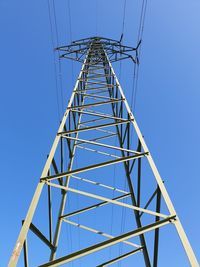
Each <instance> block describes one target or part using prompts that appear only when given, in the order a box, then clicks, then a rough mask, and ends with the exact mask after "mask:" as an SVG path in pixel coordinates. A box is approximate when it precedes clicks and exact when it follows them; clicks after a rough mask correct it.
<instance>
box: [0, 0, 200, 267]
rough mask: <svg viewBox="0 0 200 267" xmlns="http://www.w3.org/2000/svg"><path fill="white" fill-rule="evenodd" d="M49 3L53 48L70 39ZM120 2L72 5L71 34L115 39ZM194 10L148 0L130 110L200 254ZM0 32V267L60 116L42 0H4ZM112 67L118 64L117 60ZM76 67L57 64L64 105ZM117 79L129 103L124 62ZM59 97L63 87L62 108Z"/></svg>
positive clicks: (60, 2)
mask: <svg viewBox="0 0 200 267" xmlns="http://www.w3.org/2000/svg"><path fill="white" fill-rule="evenodd" d="M55 3H56V12H57V23H58V34H59V44H60V45H63V44H65V43H69V42H70V29H69V13H68V5H67V1H64V0H57V1H55ZM123 3H124V1H122V0H117V1H114V0H107V1H106V0H102V1H100V0H95V1H92V0H90V1H89V0H86V1H80V0H79V1H78V0H73V1H71V2H70V6H71V28H72V39H75V40H76V39H79V38H84V37H88V36H92V35H96V32H97V34H98V35H102V36H105V37H110V38H113V39H119V38H120V35H121V31H122V17H123ZM140 6H141V1H136V0H134V1H131V0H127V9H126V17H125V31H124V43H125V44H127V45H131V46H135V45H136V39H137V38H136V37H137V28H138V22H139V20H138V10H139V8H140ZM199 12H200V2H199V1H197V0H190V1H188V0H182V1H180V0H177V1H172V0H168V1H165V0H163V1H158V0H153V1H149V3H148V8H147V14H146V23H145V30H144V36H143V43H142V56H141V64H140V75H139V85H138V92H137V100H136V110H135V115H136V118H137V121H138V124H139V126H140V128H141V130H142V133H143V134H144V136H145V140H146V142H147V144H148V146H149V148H150V151H151V153H152V155H153V157H154V159H155V162H156V164H157V166H158V169H159V171H160V173H161V175H162V177H163V178H164V180H165V185H166V187H167V189H168V191H169V193H170V196H171V199H172V201H173V203H174V205H175V208H176V210H177V213H178V214H179V216H180V218H181V221H182V223H183V226H184V228H185V231H186V232H187V234H188V237H189V240H190V241H191V244H192V246H193V248H194V251H195V252H196V254H197V257H198V258H199V259H200V251H199V246H200V241H199V240H200V230H199V220H200V213H199V201H200V195H199V186H200V182H199V151H200V141H199V136H200V125H199V114H200V105H199V103H200V90H199V88H200V75H199V64H200V63H199V62H200V54H199V47H200V32H199V23H200V17H199ZM0 32H1V50H0V58H1V61H0V66H1V81H0V83H1V91H0V94H1V96H0V101H1V103H0V121H1V139H0V147H1V154H0V157H1V158H0V162H1V177H2V178H1V194H0V203H1V227H0V232H1V239H2V242H1V244H0V266H1V267H4V266H7V262H8V259H9V256H10V253H11V251H12V248H13V246H14V243H15V241H16V239H17V236H18V233H19V229H20V226H21V220H22V219H23V218H24V216H25V214H26V211H27V209H28V206H29V204H30V201H31V198H32V195H33V193H34V190H35V187H36V185H37V182H38V179H39V177H40V174H41V170H42V167H43V165H44V163H45V160H46V155H47V154H48V153H49V150H50V146H51V144H52V142H53V139H54V136H55V133H56V131H57V128H58V123H59V119H58V116H59V115H58V114H59V113H61V112H62V111H61V108H60V110H59V112H58V106H57V101H56V83H55V73H54V64H53V51H52V44H51V34H50V24H49V19H48V8H47V1H38V0H35V1H25V0H19V1H10V0H1V1H0ZM114 68H116V70H118V65H114ZM79 69H80V65H75V64H74V65H73V77H72V65H71V63H70V62H69V63H66V62H64V63H62V79H63V95H64V100H65V101H66V102H65V103H67V99H68V98H69V96H70V94H71V90H72V87H73V85H74V82H75V79H76V77H77V76H78V72H79ZM121 83H122V86H123V88H124V92H125V94H126V96H127V98H128V99H130V97H131V90H132V65H131V64H130V63H122V72H121ZM60 95H61V94H60V88H59V107H61V99H60V98H61V97H60ZM172 242H173V241H172ZM177 259H179V256H178V255H177ZM179 260H180V263H177V265H176V266H189V265H187V262H186V263H184V261H183V262H182V259H181V257H180V259H179ZM183 260H185V258H184V257H183ZM177 262H178V260H177ZM178 264H179V265H178ZM184 264H185V265H184ZM122 266H123V265H122ZM124 266H125V265H124ZM168 266H169V265H168ZM162 267H167V265H166V266H162ZM172 267H174V266H172Z"/></svg>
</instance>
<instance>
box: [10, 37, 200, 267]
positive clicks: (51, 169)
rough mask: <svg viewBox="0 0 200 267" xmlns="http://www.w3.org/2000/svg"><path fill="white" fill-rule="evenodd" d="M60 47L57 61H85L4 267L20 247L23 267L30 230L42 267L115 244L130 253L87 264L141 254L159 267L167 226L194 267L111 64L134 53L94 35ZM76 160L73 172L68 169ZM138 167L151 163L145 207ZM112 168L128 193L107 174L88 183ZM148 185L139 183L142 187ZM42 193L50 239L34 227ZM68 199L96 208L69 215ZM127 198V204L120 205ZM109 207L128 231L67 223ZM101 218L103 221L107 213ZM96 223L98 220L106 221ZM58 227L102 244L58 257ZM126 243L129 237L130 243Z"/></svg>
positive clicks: (14, 261)
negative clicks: (46, 253) (124, 215)
mask: <svg viewBox="0 0 200 267" xmlns="http://www.w3.org/2000/svg"><path fill="white" fill-rule="evenodd" d="M58 49H59V50H60V51H62V52H64V53H63V54H62V56H61V57H65V58H71V55H75V57H74V58H73V59H74V60H77V61H80V62H82V61H83V57H84V56H85V59H84V61H83V65H82V68H81V71H80V74H79V77H78V79H77V82H76V84H75V87H74V90H73V92H72V96H71V98H70V100H69V103H68V106H67V108H66V111H65V113H64V116H63V119H62V122H61V124H60V127H59V129H58V132H57V135H56V137H55V140H54V143H53V146H52V148H51V151H50V153H49V156H48V158H47V161H46V164H45V166H44V169H43V172H42V175H41V178H40V181H39V183H38V186H37V188H36V191H35V194H34V196H33V199H32V202H31V205H30V208H29V210H28V213H27V216H26V218H25V220H24V221H23V225H22V228H21V232H20V234H19V237H18V240H17V242H16V246H15V248H14V250H13V253H12V256H11V258H10V262H9V267H14V266H16V265H17V262H18V258H19V256H20V253H21V250H22V248H23V247H24V262H25V266H26V267H27V266H28V248H27V234H28V231H29V230H31V231H32V232H33V233H34V234H35V235H36V236H37V237H39V239H41V240H42V241H43V242H44V243H45V244H46V245H47V247H48V248H49V250H50V258H49V260H48V259H47V260H46V263H41V264H40V267H47V266H54V267H55V266H60V265H62V264H65V263H69V262H72V261H74V260H77V259H80V258H82V257H83V256H87V255H89V254H92V253H94V252H97V251H101V250H102V249H106V248H108V247H110V246H113V245H116V244H119V243H123V244H125V245H126V246H128V247H129V248H130V249H131V250H129V251H127V252H126V253H124V254H121V255H117V256H116V257H114V258H113V259H107V260H106V261H105V262H103V263H100V264H99V263H94V265H93V266H99V267H100V266H109V265H112V264H113V263H116V262H118V261H122V260H124V259H126V258H128V257H131V256H132V255H134V254H136V253H139V252H140V253H141V255H143V256H142V257H143V259H144V261H143V263H144V266H148V267H150V266H153V267H156V266H158V247H159V231H160V228H161V227H163V226H167V225H170V224H171V225H174V226H175V228H176V230H177V234H178V236H179V237H180V240H181V242H182V245H183V247H184V250H185V252H186V254H187V256H188V260H189V262H190V264H191V266H193V267H197V266H199V265H198V262H197V259H196V257H195V255H194V252H193V250H192V248H191V246H190V243H189V241H188V239H187V236H186V234H185V232H184V230H183V227H182V225H181V222H180V220H179V218H178V216H177V214H176V211H175V209H174V206H173V204H172V202H171V200H170V198H169V195H168V193H167V190H166V188H165V185H164V183H163V180H162V178H161V177H160V174H159V172H158V170H157V168H156V165H155V163H154V161H153V159H152V156H151V154H150V152H149V149H148V147H147V145H146V143H145V141H144V138H143V136H142V134H141V132H140V129H139V127H138V125H137V123H136V120H135V118H134V116H133V113H132V112H131V109H130V107H129V105H128V102H127V100H126V97H125V95H124V93H123V90H122V88H121V86H120V83H119V81H118V79H117V77H116V75H115V72H114V70H113V67H112V65H111V62H113V61H117V60H120V59H122V58H131V59H133V61H134V62H135V63H137V48H131V47H127V46H122V45H121V44H120V42H118V41H115V40H111V39H107V38H101V37H94V38H87V39H82V40H79V41H75V42H73V43H72V44H71V45H69V46H63V47H59V48H58ZM130 52H134V53H135V57H134V56H133V55H131V54H129V53H130ZM116 138H117V139H116ZM103 140H104V141H103ZM116 143H117V144H118V145H117V144H116ZM80 151H81V152H80ZM83 152H84V154H83ZM80 153H82V154H81V155H85V157H84V159H81V160H80V158H78V155H79V154H80ZM89 153H91V155H93V154H94V155H95V156H94V158H92V159H91V157H90V156H88V155H89ZM76 157H77V159H78V165H79V167H74V166H75V164H74V161H75V158H76ZM102 159H103V160H102ZM143 161H146V162H147V163H148V165H149V169H150V171H151V174H152V176H153V179H154V187H155V188H154V189H155V190H154V191H152V192H153V194H149V195H148V197H146V204H144V201H142V197H143V191H142V189H141V188H142V186H141V179H142V178H141V169H142V162H143ZM91 162H92V163H91ZM58 166H59V167H58ZM112 166H118V167H119V168H121V169H123V173H124V174H123V175H122V172H119V175H120V176H122V177H121V178H120V180H125V179H126V182H127V185H128V190H125V189H124V188H123V189H122V188H116V186H115V185H112V184H111V179H110V176H111V175H110V174H109V170H108V171H107V172H106V173H105V171H104V172H103V177H104V179H102V182H99V181H96V180H95V179H93V178H94V175H92V179H89V178H88V176H89V177H90V175H89V174H90V173H91V172H92V171H94V170H95V172H93V174H94V173H95V176H98V175H99V176H102V170H104V169H106V168H110V167H112ZM134 170H135V173H134ZM105 176H106V182H105ZM133 176H135V178H133ZM146 179H147V178H146ZM146 179H145V182H143V183H146ZM73 180H76V181H78V182H80V183H85V184H87V185H88V187H86V189H87V188H90V187H89V185H91V186H95V187H97V188H99V189H101V190H103V189H106V190H108V191H111V192H115V193H116V194H117V195H115V197H108V196H106V197H105V196H102V193H96V191H95V190H93V191H92V192H91V190H90V191H89V190H83V189H81V188H75V186H72V185H71V184H73V183H72V181H73ZM44 187H47V189H48V190H47V194H48V228H49V238H47V237H46V236H45V235H44V234H43V233H42V232H41V231H40V230H39V229H38V228H37V227H36V226H35V225H34V224H33V222H32V220H33V216H34V214H35V211H36V207H37V206H38V204H39V200H40V195H41V193H42V191H44ZM53 189H54V190H57V191H58V192H60V207H59V211H58V216H57V220H56V221H57V222H56V226H55V227H54V226H53V224H54V219H53V218H52V217H55V216H54V213H53V212H52V206H53V204H52V202H53V200H52V198H51V195H52V190H53ZM100 192H103V191H100ZM71 193H73V194H79V195H80V196H85V197H86V198H87V199H90V200H93V199H94V200H98V201H99V202H97V203H94V204H92V205H86V206H84V207H82V208H80V209H77V210H71V211H69V210H68V209H67V207H68V206H69V205H67V204H68V203H69V199H70V196H71ZM113 196H114V195H113ZM125 199H126V200H127V202H125V201H122V200H125ZM161 199H163V203H165V205H166V207H167V208H166V209H164V208H163V209H164V213H161ZM153 202H155V209H153V208H151V209H149V207H150V206H151V207H152V203H153ZM83 204H85V202H83ZM108 205H113V206H115V207H118V208H120V209H125V210H129V211H132V212H133V222H134V223H133V224H132V225H133V227H132V230H131V231H128V232H125V233H121V234H119V235H117V236H114V235H113V234H108V233H106V232H104V231H102V230H97V229H95V228H93V227H91V226H86V225H84V224H82V223H79V222H78V223H77V222H75V221H72V220H71V218H72V217H73V218H74V217H75V216H78V215H82V214H89V213H90V212H92V211H94V210H95V211H96V210H103V209H104V208H105V207H108ZM72 207H73V205H72ZM97 208H98V209H97ZM94 216H95V213H94ZM106 216H108V217H109V214H107V215H106ZM145 216H146V217H147V218H148V220H149V221H148V220H145V222H147V221H148V223H143V222H142V219H143V217H145ZM102 219H103V220H104V218H102ZM130 220H131V219H130ZM63 223H67V224H68V225H70V226H72V227H78V228H79V229H83V231H84V230H86V231H87V232H90V233H94V234H97V235H98V236H101V237H103V238H106V240H104V241H101V242H98V243H97V244H92V245H90V246H86V247H85V246H84V244H82V245H83V246H82V248H81V249H79V250H77V251H75V252H72V253H70V254H68V255H65V254H64V256H61V257H58V258H56V253H57V252H58V249H59V245H60V241H59V240H60V235H61V234H62V231H61V228H62V224H63ZM88 224H89V222H88ZM53 230H54V231H53ZM53 232H54V233H53ZM147 232H152V233H154V237H153V238H152V240H151V244H150V246H151V247H153V257H151V256H150V250H149V244H147V243H148V242H147V240H146V235H145V234H146V233H147ZM131 238H135V239H134V240H135V242H134V240H132V239H131ZM136 238H137V239H136ZM130 239H131V240H130ZM137 242H138V243H139V244H138V243H137ZM63 253H64V252H63ZM62 255H63V254H62ZM151 259H152V260H151ZM133 263H134V257H133Z"/></svg>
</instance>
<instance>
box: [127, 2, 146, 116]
mask: <svg viewBox="0 0 200 267" xmlns="http://www.w3.org/2000/svg"><path fill="white" fill-rule="evenodd" d="M146 11H147V0H143V1H142V8H141V13H140V21H139V29H138V35H137V43H138V44H139V42H140V41H142V38H143V33H144V25H145V18H146ZM140 56H141V44H140V45H139V47H138V52H137V57H138V61H140ZM138 76H139V64H134V70H133V90H132V96H131V109H132V110H133V111H135V105H136V97H137V90H138Z"/></svg>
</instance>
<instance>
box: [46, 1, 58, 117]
mask: <svg viewBox="0 0 200 267" xmlns="http://www.w3.org/2000/svg"><path fill="white" fill-rule="evenodd" d="M47 6H48V15H49V24H50V31H51V44H52V49H53V63H54V76H55V83H56V102H57V109H58V121H59V122H60V119H61V115H60V104H59V93H58V91H59V90H58V78H57V68H56V56H55V52H54V49H55V42H54V34H53V23H52V18H51V5H50V0H47Z"/></svg>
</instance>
